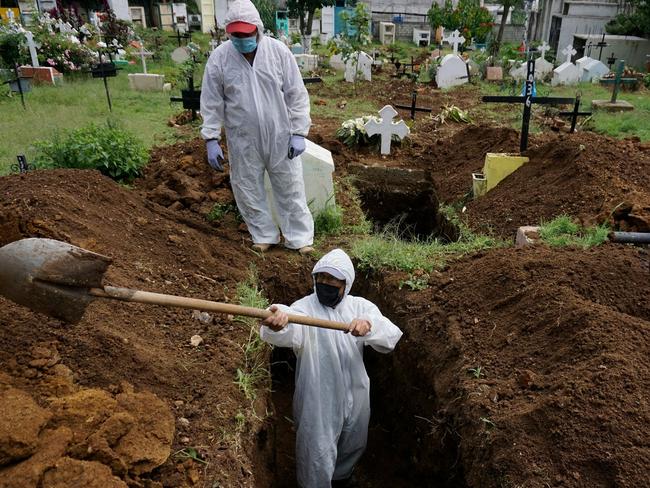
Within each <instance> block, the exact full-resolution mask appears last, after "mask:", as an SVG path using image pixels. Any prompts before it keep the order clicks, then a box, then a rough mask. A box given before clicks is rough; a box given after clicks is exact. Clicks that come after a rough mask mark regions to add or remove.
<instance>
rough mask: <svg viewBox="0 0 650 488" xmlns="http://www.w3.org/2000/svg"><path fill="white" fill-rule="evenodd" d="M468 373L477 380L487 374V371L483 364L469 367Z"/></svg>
mask: <svg viewBox="0 0 650 488" xmlns="http://www.w3.org/2000/svg"><path fill="white" fill-rule="evenodd" d="M467 374H469V375H471V376H472V377H474V378H476V379H477V380H478V379H480V378H482V377H484V376H485V372H484V370H483V368H482V367H481V366H476V367H475V368H467Z"/></svg>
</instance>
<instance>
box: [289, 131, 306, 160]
mask: <svg viewBox="0 0 650 488" xmlns="http://www.w3.org/2000/svg"><path fill="white" fill-rule="evenodd" d="M304 152H305V138H304V137H303V136H291V140H290V141H289V159H293V158H295V157H296V156H300V155H301V154H302V153H304Z"/></svg>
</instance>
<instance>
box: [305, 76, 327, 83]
mask: <svg viewBox="0 0 650 488" xmlns="http://www.w3.org/2000/svg"><path fill="white" fill-rule="evenodd" d="M302 82H303V83H304V84H305V85H309V84H310V83H322V82H323V79H322V78H321V77H320V76H312V77H308V78H303V79H302Z"/></svg>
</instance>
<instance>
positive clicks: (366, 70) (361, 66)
mask: <svg viewBox="0 0 650 488" xmlns="http://www.w3.org/2000/svg"><path fill="white" fill-rule="evenodd" d="M372 61H373V60H372V57H371V56H370V55H368V54H367V53H365V52H363V51H357V52H356V53H354V54H352V56H351V57H350V59H348V61H347V62H346V63H345V81H347V82H348V83H353V82H354V81H355V79H356V81H359V80H363V81H370V80H371V78H372Z"/></svg>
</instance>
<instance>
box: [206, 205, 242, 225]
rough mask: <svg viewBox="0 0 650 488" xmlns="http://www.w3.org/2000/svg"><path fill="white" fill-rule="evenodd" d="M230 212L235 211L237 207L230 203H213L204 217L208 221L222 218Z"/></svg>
mask: <svg viewBox="0 0 650 488" xmlns="http://www.w3.org/2000/svg"><path fill="white" fill-rule="evenodd" d="M230 212H237V207H236V206H235V205H233V204H232V203H215V204H214V205H213V206H212V209H210V212H208V215H206V216H205V218H206V219H208V221H209V222H214V221H216V220H221V219H223V218H224V216H225V215H226V214H228V213H230Z"/></svg>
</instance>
